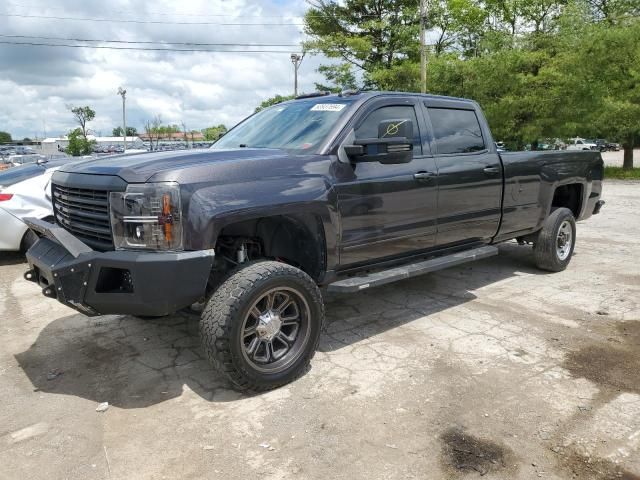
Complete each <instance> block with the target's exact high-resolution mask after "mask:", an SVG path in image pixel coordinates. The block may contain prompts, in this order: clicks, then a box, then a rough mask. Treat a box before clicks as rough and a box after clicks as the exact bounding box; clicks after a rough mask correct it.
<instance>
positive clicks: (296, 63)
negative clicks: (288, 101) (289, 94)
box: [291, 53, 304, 97]
mask: <svg viewBox="0 0 640 480" xmlns="http://www.w3.org/2000/svg"><path fill="white" fill-rule="evenodd" d="M303 58H304V54H302V55H298V54H297V53H292V54H291V63H293V96H294V97H297V96H298V69H299V68H300V64H301V63H302V59H303Z"/></svg>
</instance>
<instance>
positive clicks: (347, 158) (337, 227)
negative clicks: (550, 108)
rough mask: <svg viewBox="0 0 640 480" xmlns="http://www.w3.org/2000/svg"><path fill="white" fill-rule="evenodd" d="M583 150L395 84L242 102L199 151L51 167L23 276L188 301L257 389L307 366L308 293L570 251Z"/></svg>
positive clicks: (312, 317) (71, 298) (92, 304)
mask: <svg viewBox="0 0 640 480" xmlns="http://www.w3.org/2000/svg"><path fill="white" fill-rule="evenodd" d="M602 179H603V162H602V158H601V156H600V153H599V152H589V151H585V152H582V151H576V152H520V153H500V154H499V153H498V152H497V151H496V148H495V144H494V141H493V138H492V137H491V132H490V131H489V127H488V126H487V122H486V120H485V118H484V116H483V114H482V111H481V110H480V108H479V106H478V105H477V104H476V103H475V102H473V101H470V100H465V99H460V98H448V97H437V96H432V95H417V94H409V93H386V92H377V93H376V92H366V93H364V92H345V93H344V94H340V95H323V94H317V95H311V96H305V97H300V98H298V99H296V100H293V101H290V102H286V103H282V104H279V105H276V106H273V107H271V108H268V109H266V110H263V111H261V112H260V113H257V114H255V115H253V116H251V117H249V118H247V119H246V120H244V121H243V122H241V123H240V124H239V125H238V126H236V127H235V128H234V129H232V130H231V131H230V132H229V133H227V134H226V135H225V136H224V137H223V138H222V139H221V140H219V141H218V142H217V143H216V144H215V145H214V146H213V147H212V148H211V149H208V150H191V151H181V152H162V153H147V154H141V155H129V156H127V155H125V156H120V157H116V158H111V159H98V160H90V161H86V162H82V163H79V164H74V165H69V166H66V167H62V168H61V169H60V171H58V172H57V173H56V174H55V175H54V176H53V179H52V198H53V209H54V213H55V218H56V223H57V225H51V224H48V223H44V222H40V221H37V220H30V221H29V225H30V226H31V228H32V229H33V230H34V231H36V233H38V234H39V236H40V239H39V240H38V242H37V243H36V244H35V245H34V246H33V247H32V248H31V249H30V250H29V251H28V253H27V258H28V261H29V271H28V272H26V273H25V278H26V279H27V280H30V281H33V282H36V283H38V284H39V285H40V286H41V287H42V289H43V290H42V292H43V294H44V295H45V296H47V297H51V298H56V299H58V300H59V301H60V302H62V303H64V304H65V305H68V306H70V307H72V308H74V309H76V310H78V311H80V312H82V313H84V314H86V315H102V314H131V315H139V316H160V315H167V314H170V313H173V312H176V311H178V310H180V309H184V308H188V307H191V306H193V305H196V306H197V305H198V304H199V305H200V306H204V309H203V312H202V317H201V334H202V343H203V346H204V350H205V351H206V353H207V355H208V357H209V358H210V360H211V362H212V364H213V365H214V366H215V367H216V368H217V369H218V370H220V371H222V372H224V373H225V374H226V375H228V377H229V378H230V379H231V380H232V381H233V382H234V383H235V384H236V385H237V386H238V387H239V388H246V389H252V390H265V389H269V388H274V387H277V386H279V385H282V384H284V383H287V382H289V381H291V380H293V379H294V378H296V377H297V376H299V375H300V374H302V373H303V372H304V371H305V370H306V368H307V367H308V364H309V361H310V359H311V358H312V356H313V354H314V352H315V349H316V347H317V344H318V339H319V336H320V332H321V330H322V326H323V322H324V307H323V301H322V295H321V290H320V288H319V287H323V288H326V289H327V290H328V291H330V292H347V293H348V292H357V291H360V290H363V289H366V288H372V287H376V286H379V285H383V284H386V283H389V282H392V281H395V280H399V279H403V278H408V277H411V276H414V275H419V274H423V273H426V272H432V271H435V270H439V269H442V268H446V267H449V266H453V265H458V264H461V263H463V262H467V261H471V260H475V259H480V258H486V257H489V256H492V255H496V254H497V253H498V249H497V247H496V246H495V245H496V244H498V243H500V242H504V241H506V240H512V239H517V240H518V241H519V242H520V243H521V244H532V245H533V249H534V252H535V256H534V257H535V261H536V263H537V265H538V266H539V267H540V268H542V269H544V270H549V271H560V270H563V269H564V268H565V267H566V266H567V265H568V263H569V261H570V259H571V255H572V253H573V248H574V245H575V239H576V223H575V222H576V220H584V219H586V218H588V217H589V216H591V215H592V214H594V213H598V211H599V209H600V207H601V206H602V204H603V203H604V202H603V201H602V200H601V190H602Z"/></svg>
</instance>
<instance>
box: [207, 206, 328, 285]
mask: <svg viewBox="0 0 640 480" xmlns="http://www.w3.org/2000/svg"><path fill="white" fill-rule="evenodd" d="M243 243H244V244H246V245H247V253H248V259H249V260H255V259H256V258H271V259H275V260H279V261H282V262H284V263H288V264H290V265H293V266H295V267H298V268H300V269H301V270H302V271H303V272H305V273H306V274H308V275H309V276H310V277H311V278H313V279H314V280H318V279H319V278H320V277H321V275H322V273H323V272H324V269H325V263H326V246H325V239H324V229H323V227H322V222H321V220H320V219H319V218H317V217H315V216H313V215H277V216H273V217H263V218H256V219H252V220H246V221H243V222H238V223H234V224H231V225H227V226H226V227H224V228H223V229H222V231H221V232H220V235H219V236H218V239H217V241H216V253H218V254H221V255H224V257H223V258H225V257H226V259H227V260H229V255H231V258H230V260H232V262H231V263H233V262H235V261H237V259H236V258H235V257H234V256H235V254H236V252H237V249H238V248H240V247H241V245H242V244H243Z"/></svg>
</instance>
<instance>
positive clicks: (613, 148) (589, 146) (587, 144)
mask: <svg viewBox="0 0 640 480" xmlns="http://www.w3.org/2000/svg"><path fill="white" fill-rule="evenodd" d="M496 148H497V149H498V151H500V152H505V151H507V150H508V149H507V147H506V146H505V142H496ZM524 149H525V150H532V146H531V144H528V145H525V146H524ZM536 150H594V151H598V152H617V151H619V150H620V144H619V143H615V142H608V141H606V140H604V139H602V138H598V139H596V140H592V139H585V138H580V137H576V138H572V139H570V140H569V141H568V142H564V141H563V140H560V139H559V138H556V139H546V140H545V141H544V142H542V143H538V145H537V147H536Z"/></svg>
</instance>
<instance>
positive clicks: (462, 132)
mask: <svg viewBox="0 0 640 480" xmlns="http://www.w3.org/2000/svg"><path fill="white" fill-rule="evenodd" d="M427 111H428V113H429V118H430V119H431V125H432V126H433V137H434V141H435V144H436V149H437V152H438V154H439V155H447V154H464V153H474V152H481V151H483V150H485V149H486V148H487V147H486V145H485V141H484V138H483V136H482V129H481V127H480V122H479V121H478V117H477V116H476V112H475V111H473V110H463V109H454V108H435V107H428V108H427Z"/></svg>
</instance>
